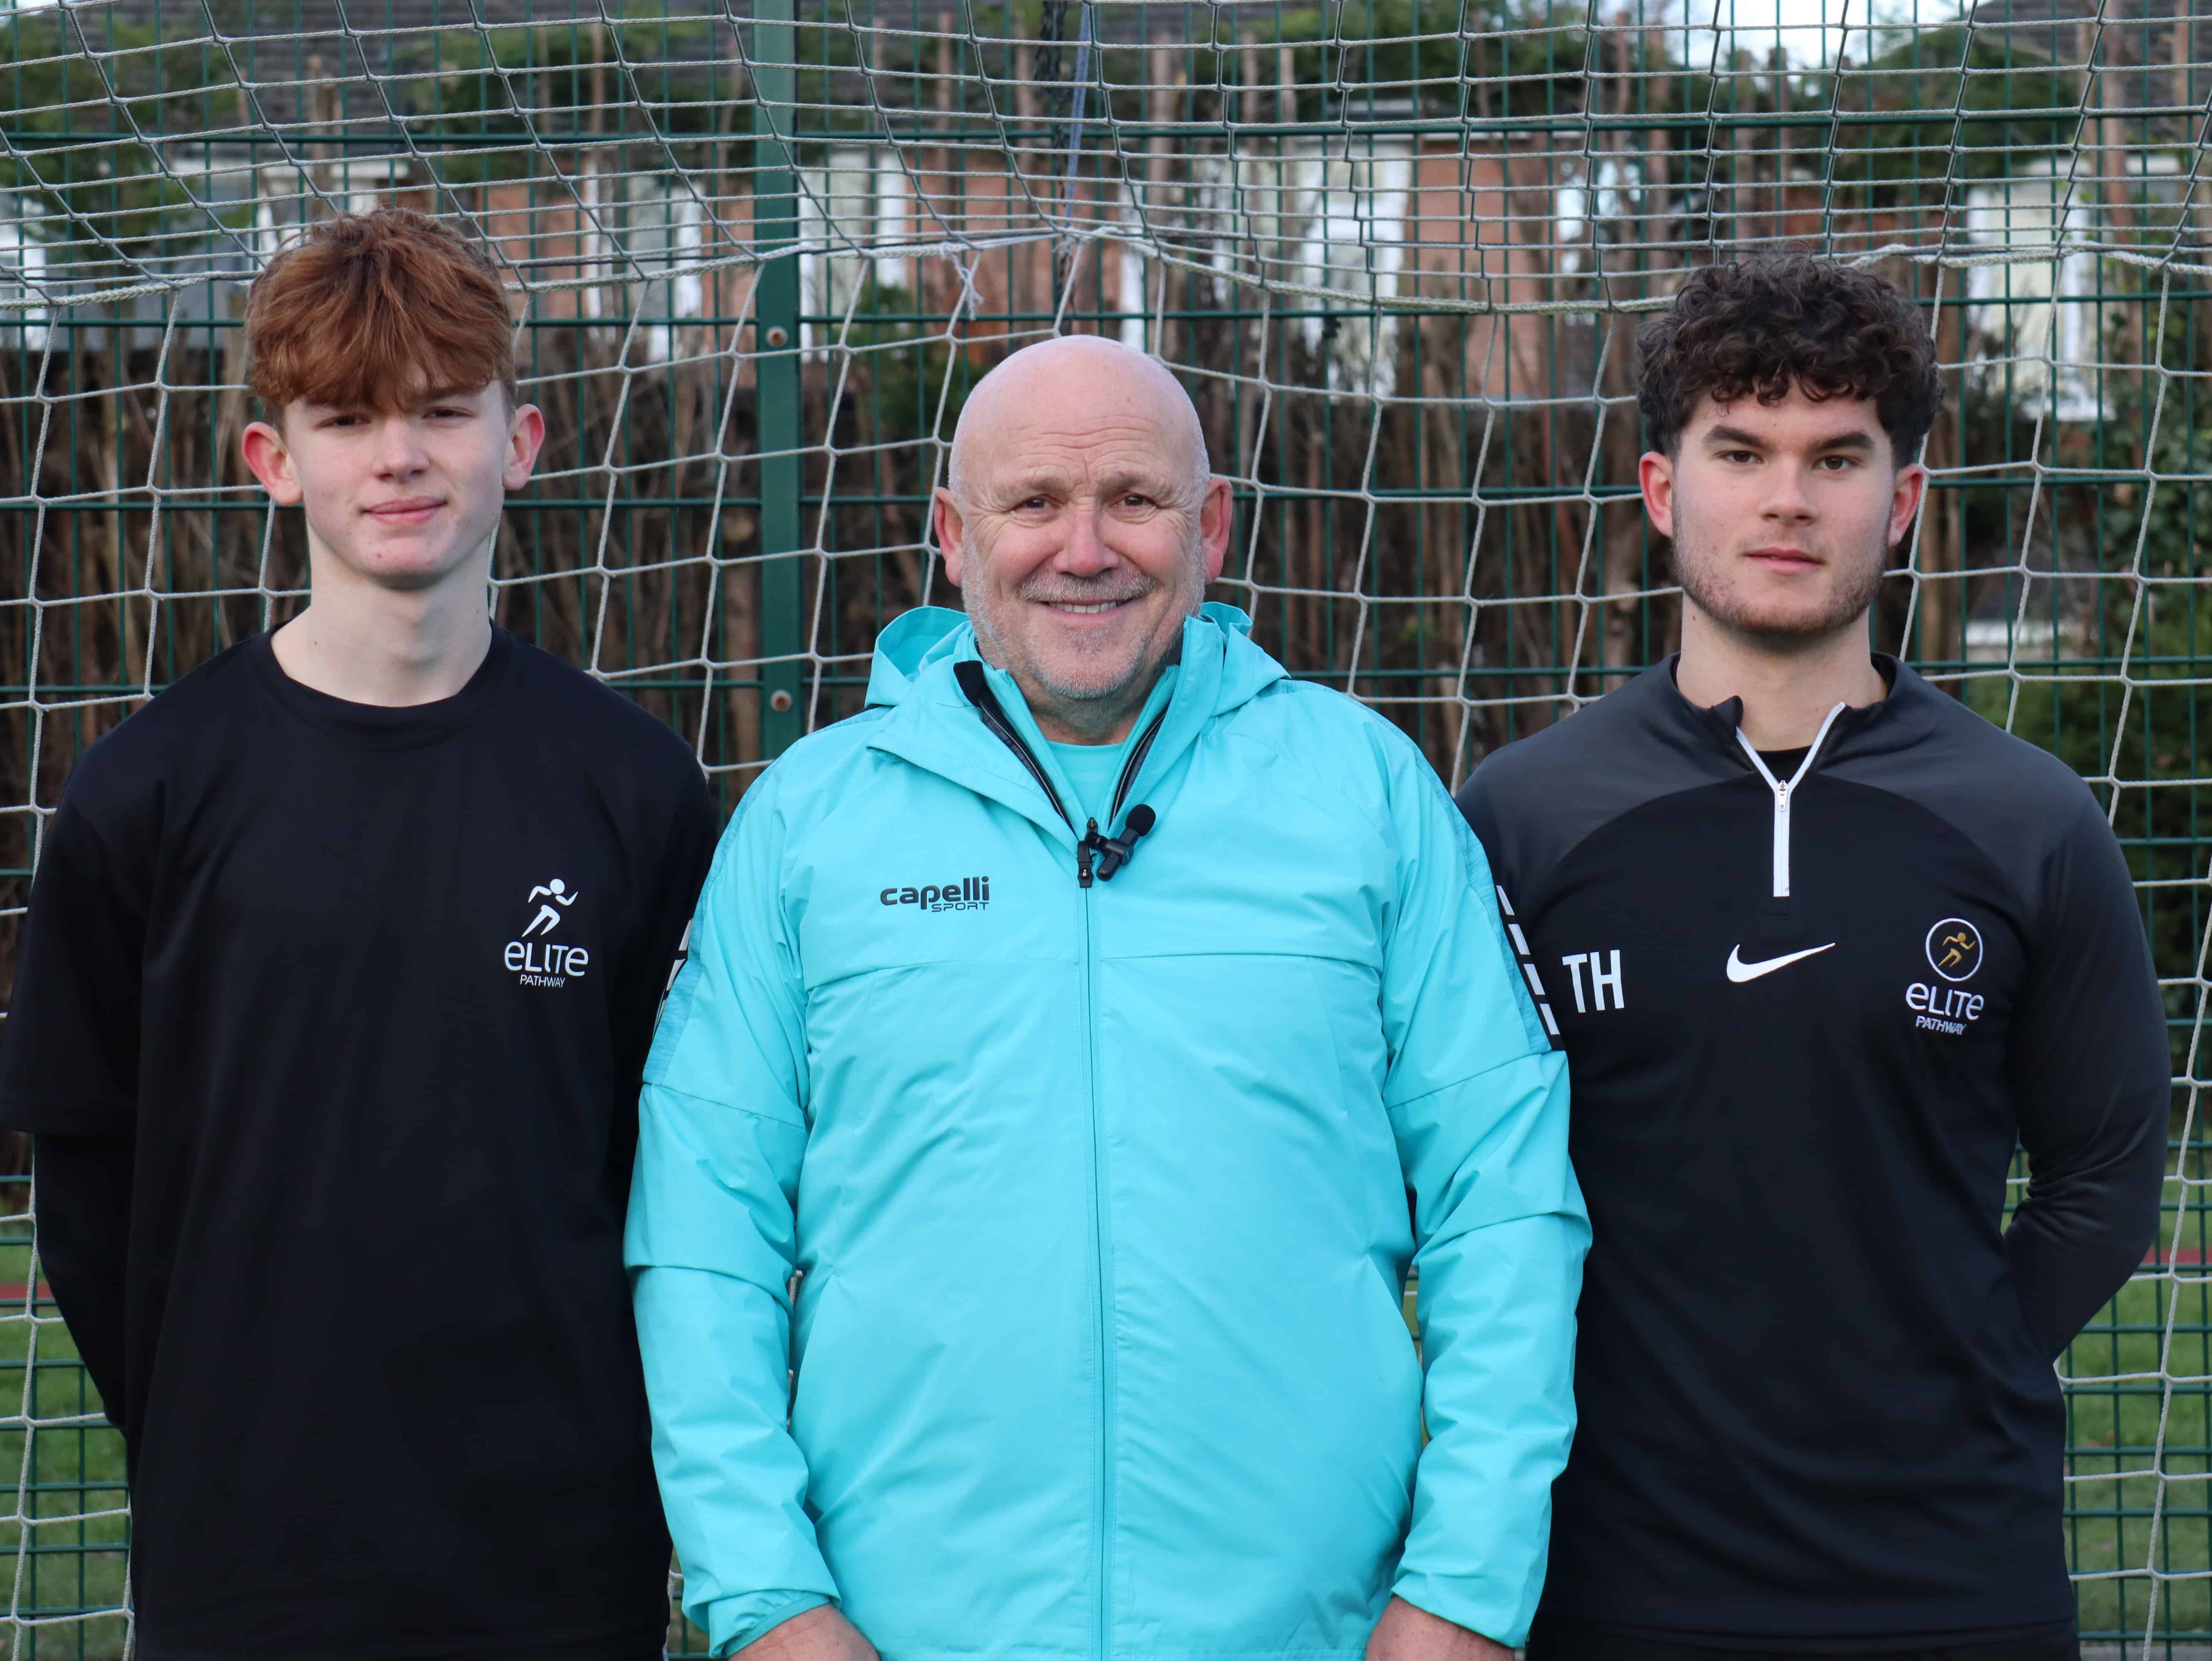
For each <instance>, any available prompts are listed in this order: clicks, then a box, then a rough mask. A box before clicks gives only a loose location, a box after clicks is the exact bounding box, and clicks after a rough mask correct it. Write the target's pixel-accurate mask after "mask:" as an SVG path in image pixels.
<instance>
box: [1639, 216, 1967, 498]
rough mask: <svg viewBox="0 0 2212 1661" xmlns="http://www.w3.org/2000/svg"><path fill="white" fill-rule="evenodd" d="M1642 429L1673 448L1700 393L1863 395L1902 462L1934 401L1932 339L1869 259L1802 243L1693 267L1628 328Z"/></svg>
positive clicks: (1928, 421)
mask: <svg viewBox="0 0 2212 1661" xmlns="http://www.w3.org/2000/svg"><path fill="white" fill-rule="evenodd" d="M1636 356H1637V362H1638V384H1637V392H1636V402H1637V406H1638V409H1640V410H1641V411H1643V415H1644V441H1645V442H1646V443H1647V444H1648V445H1650V447H1651V448H1653V449H1655V450H1663V451H1665V452H1666V453H1668V455H1670V456H1671V455H1673V454H1674V453H1676V451H1677V450H1678V449H1679V448H1680V445H1681V442H1682V429H1683V428H1684V427H1685V426H1686V425H1687V424H1688V423H1689V419H1690V417H1691V415H1692V413H1693V412H1695V411H1696V410H1697V407H1698V401H1699V399H1702V398H1704V397H1706V396H1707V395H1708V394H1710V395H1711V397H1712V399H1714V401H1715V402H1717V403H1721V404H1733V403H1734V402H1735V400H1736V399H1740V398H1741V397H1743V396H1744V395H1745V394H1746V393H1749V394H1751V395H1752V396H1753V397H1755V398H1756V399H1758V400H1759V402H1760V403H1761V404H1779V403H1781V402H1782V400H1783V399H1785V398H1787V397H1789V396H1790V388H1791V387H1793V386H1795V387H1796V388H1798V389H1799V390H1800V391H1802V392H1804V394H1805V395H1806V396H1807V397H1808V398H1810V399H1815V400H1825V399H1831V398H1850V399H1870V400H1871V401H1872V402H1873V404H1874V406H1875V414H1876V416H1877V417H1879V418H1880V420H1881V428H1882V430H1883V431H1884V432H1885V433H1887V434H1888V435H1889V446H1890V453H1892V455H1893V456H1894V457H1895V458H1896V459H1897V463H1898V465H1899V466H1902V465H1905V463H1906V462H1909V461H1911V460H1912V459H1914V458H1915V457H1916V456H1917V455H1918V454H1919V452H1920V441H1922V440H1923V439H1924V438H1926V437H1927V436H1928V429H1929V427H1930V426H1932V425H1933V424H1934V423H1935V420H1936V410H1937V409H1938V408H1940V407H1941V406H1942V402H1943V380H1942V375H1941V374H1939V373H1938V371H1937V369H1936V343H1935V341H1934V340H1933V339H1932V338H1930V337H1929V332H1928V326H1927V325H1926V324H1925V323H1924V322H1923V321H1922V319H1921V316H1920V313H1919V311H1918V310H1917V308H1916V307H1914V305H1913V304H1912V302H1911V301H1910V300H1908V299H1906V298H1905V295H1902V294H1900V293H1899V292H1898V290H1897V289H1895V288H1894V287H1893V286H1892V285H1891V284H1890V283H1887V282H1886V281H1884V280H1883V279H1882V278H1881V277H1877V276H1876V275H1875V273H1874V272H1872V271H1864V270H1860V269H1857V268H1855V267H1853V266H1849V265H1838V264H1837V263H1836V262H1835V261H1833V260H1832V259H1818V258H1815V257H1814V255H1812V254H1808V253H1783V254H1762V255H1759V256H1756V257H1753V258H1752V259H1741V260H1733V261H1730V262H1729V263H1728V264H1725V265H1706V266H1703V267H1701V268H1700V269H1699V270H1698V271H1693V272H1692V273H1691V276H1690V279H1689V281H1687V282H1686V283H1683V284H1682V287H1681V291H1680V293H1678V294H1677V295H1675V296H1674V307H1673V308H1672V309H1671V310H1669V311H1666V312H1662V313H1660V314H1659V316H1658V317H1656V318H1655V319H1653V320H1652V321H1650V323H1647V324H1645V325H1644V328H1643V329H1642V331H1641V332H1639V333H1638V336H1637V338H1636Z"/></svg>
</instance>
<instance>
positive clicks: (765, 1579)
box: [625, 777, 836, 1655]
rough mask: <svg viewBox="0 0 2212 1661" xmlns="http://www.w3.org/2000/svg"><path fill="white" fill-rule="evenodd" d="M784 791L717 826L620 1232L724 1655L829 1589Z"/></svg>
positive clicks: (674, 1503) (748, 802)
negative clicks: (819, 1535) (718, 835)
mask: <svg viewBox="0 0 2212 1661" xmlns="http://www.w3.org/2000/svg"><path fill="white" fill-rule="evenodd" d="M774 790H775V784H774V782H773V779H772V777H763V779H762V780H761V781H760V782H757V783H756V784H755V785H754V787H753V788H752V790H751V791H750V793H749V794H747V796H746V798H745V800H744V804H743V805H742V806H740V808H739V810H738V815H737V817H736V818H734V819H733V820H732V822H731V824H730V827H729V829H728V830H727V831H726V832H725V833H724V835H723V837H722V842H721V845H720V849H719V850H718V851H717V852H716V854H715V856H714V866H713V868H712V870H711V871H710V872H709V873H708V878H707V885H706V888H705V891H703V892H702V894H701V896H700V900H699V909H698V911H697V913H696V916H694V918H693V920H692V925H691V946H690V956H689V958H687V959H686V960H685V963H684V968H683V970H682V971H681V972H680V973H679V974H678V976H677V978H676V983H675V985H674V987H673V988H672V989H671V991H670V993H669V995H668V1001H667V1005H666V1007H665V1008H664V1009H663V1010H662V1012H661V1017H660V1023H659V1028H658V1030H657V1031H656V1032H655V1034H654V1037H653V1050H652V1053H651V1054H650V1056H648V1057H647V1062H646V1066H645V1087H644V1091H643V1094H642V1096H641V1101H640V1104H639V1123H638V1149H637V1165H636V1169H635V1176H634V1178H633V1180H632V1184H631V1190H630V1208H629V1229H628V1235H627V1239H626V1242H625V1252H626V1257H627V1261H628V1262H629V1267H630V1269H631V1271H632V1275H633V1288H634V1293H635V1303H636V1312H637V1330H638V1344H639V1348H640V1351H641V1354H642V1356H643V1358H644V1362H645V1382H646V1391H647V1396H648V1398H649V1399H650V1401H651V1403H652V1408H653V1463H654V1465H655V1468H656V1469H657V1470H658V1472H659V1478H660V1492H661V1500H662V1503H663V1506H664V1507H665V1510H666V1512H667V1517H668V1529H669V1533H670V1535H671V1536H672V1538H673V1539H674V1541H675V1544H676V1554H677V1557H678V1560H679V1561H680V1562H681V1564H682V1567H683V1570H684V1613H685V1614H686V1615H689V1616H690V1619H691V1620H692V1621H693V1622H694V1623H695V1624H696V1625H697V1626H699V1627H700V1628H702V1629H704V1631H705V1632H706V1634H707V1640H708V1650H709V1652H711V1653H713V1654H715V1655H723V1654H727V1653H729V1652H732V1651H733V1650H735V1649H738V1648H741V1647H743V1646H744V1645H747V1644H750V1643H751V1642H752V1641H753V1640H755V1639H757V1638H758V1637H760V1636H761V1635H762V1634H763V1633H765V1632H767V1631H768V1630H769V1628H772V1627H775V1626H776V1625H778V1624H780V1623H781V1622H782V1621H787V1620H789V1619H790V1618H791V1617H792V1616H793V1615H798V1614H799V1613H800V1612H802V1611H803V1610H805V1609H812V1608H814V1607H815V1606H816V1605H817V1604H820V1603H825V1602H828V1601H829V1600H831V1599H833V1598H835V1597H836V1583H835V1582H834V1581H833V1580H832V1579H830V1575H829V1567H828V1566H827V1565H826V1564H825V1563H824V1562H823V1559H822V1554H821V1551H820V1548H818V1547H817V1544H816V1542H815V1536H814V1527H813V1524H812V1523H811V1521H810V1520H809V1518H808V1517H807V1515H806V1510H805V1496H806V1482H807V1473H806V1462H805V1456H804V1455H802V1454H801V1453H800V1451H799V1445H798V1444H797V1443H796V1442H794V1441H793V1439H792V1437H791V1433H790V1431H789V1428H788V1415H789V1407H790V1371H789V1369H790V1361H791V1311H790V1297H789V1293H788V1291H787V1283H788V1281H789V1280H790V1277H791V1273H792V1265H793V1255H794V1251H795V1247H796V1232H797V1231H796V1222H795V1218H794V1214H793V1203H794V1199H795V1196H796V1195H797V1192H798V1186H799V1165H800V1162H801V1160H802V1159H804V1157H805V1151H806V1121H805V1055H806V1049H805V1031H804V1027H803V1023H802V1013H803V995H802V990H801V988H800V985H799V975H798V966H797V958H796V954H795V953H794V952H793V949H792V946H791V940H790V935H789V933H788V931H787V928H786V922H785V918H784V915H783V909H782V905H781V900H780V897H779V888H780V883H779V876H778V872H779V867H780V864H781V845H780V844H781V832H780V830H779V824H780V817H779V815H778V813H777V812H776V809H775V805H774V803H773V801H772V800H769V797H771V796H772V794H773V793H774Z"/></svg>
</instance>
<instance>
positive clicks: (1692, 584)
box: [1642, 387, 1927, 648]
mask: <svg viewBox="0 0 2212 1661" xmlns="http://www.w3.org/2000/svg"><path fill="white" fill-rule="evenodd" d="M1642 472H1643V484H1644V506H1645V508H1647V509H1648V510H1649V512H1650V516H1651V522H1652V524H1653V526H1654V527H1655V528H1656V529H1657V530H1658V531H1659V532H1661V533H1662V535H1665V536H1670V537H1672V538H1674V566H1675V571H1676V574H1677V575H1678V576H1679V577H1680V581H1681V584H1682V590H1683V593H1685V595H1686V596H1687V598H1688V599H1689V602H1690V603H1691V604H1692V605H1695V606H1696V607H1697V608H1698V609H1699V611H1703V612H1704V613H1705V615H1706V616H1707V617H1708V618H1711V620H1712V621H1713V622H1715V623H1716V624H1719V625H1721V626H1722V627H1723V629H1726V630H1729V632H1731V633H1733V634H1735V635H1737V636H1740V637H1742V638H1746V639H1749V640H1754V641H1758V642H1761V643H1764V644H1766V645H1769V646H1780V647H1785V648H1786V647H1790V646H1792V645H1796V644H1805V643H1810V642H1815V641H1820V640H1826V639H1827V638H1829V637H1831V636H1833V635H1834V634H1835V633H1836V632H1837V631H1838V630H1841V629H1844V628H1847V627H1849V626H1850V625H1851V624H1855V623H1856V622H1857V620H1858V619H1859V618H1861V617H1863V615H1864V614H1865V613H1866V611H1867V609H1868V608H1869V606H1870V605H1873V603H1874V597H1875V589H1876V587H1878V586H1879V585H1880V583H1881V574H1882V569H1883V567H1884V566H1885V565H1886V564H1887V555H1888V551H1889V550H1890V549H1891V548H1892V547H1893V546H1894V545H1896V544H1897V542H1898V541H1899V539H1900V538H1903V536H1904V535H1905V531H1906V529H1907V528H1908V527H1909V526H1911V522H1912V515H1913V513H1914V510H1915V509H1916V508H1918V506H1919V504H1920V496H1921V492H1922V490H1923V488H1924V486H1925V484H1926V478H1927V475H1926V472H1925V471H1924V470H1923V468H1921V467H1920V466H1919V465H1917V464H1915V465H1908V466H1905V467H1899V466H1898V465H1897V463H1896V459H1895V457H1894V456H1893V454H1892V453H1891V449H1890V442H1889V438H1888V435H1887V434H1886V433H1885V432H1884V431H1883V430H1882V427H1881V421H1880V419H1879V418H1878V417H1877V415H1876V413H1875V406H1874V405H1873V404H1872V403H1871V402H1870V401H1868V400H1865V399H1847V398H1832V399H1827V400H1826V401H1824V402H1823V401H1816V400H1814V399H1809V398H1808V397H1806V396H1805V394H1804V393H1803V392H1802V391H1800V390H1798V389H1797V388H1796V387H1792V388H1791V389H1790V394H1789V396H1788V397H1786V398H1784V399H1783V400H1782V401H1781V402H1780V403H1778V404H1771V405H1769V404H1761V403H1759V401H1758V399H1754V398H1748V397H1747V398H1741V399H1736V400H1735V401H1734V402H1732V403H1729V404H1717V403H1715V402H1714V401H1713V400H1712V399H1711V398H1707V399H1703V400H1702V401H1701V402H1700V403H1699V405H1698V408H1697V410H1696V411H1695V412H1694V413H1693V414H1692V416H1691V417H1690V419H1689V421H1688V422H1687V423H1686V424H1685V425H1684V427H1683V429H1682V435H1681V441H1680V445H1679V446H1678V447H1677V449H1676V452H1675V453H1674V455H1673V456H1671V457H1670V456H1667V455H1663V454H1662V453H1658V452H1656V451H1654V452H1652V453H1650V454H1647V455H1646V456H1645V457H1644V459H1643V464H1642Z"/></svg>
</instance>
